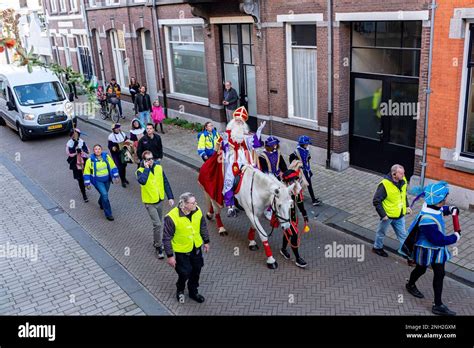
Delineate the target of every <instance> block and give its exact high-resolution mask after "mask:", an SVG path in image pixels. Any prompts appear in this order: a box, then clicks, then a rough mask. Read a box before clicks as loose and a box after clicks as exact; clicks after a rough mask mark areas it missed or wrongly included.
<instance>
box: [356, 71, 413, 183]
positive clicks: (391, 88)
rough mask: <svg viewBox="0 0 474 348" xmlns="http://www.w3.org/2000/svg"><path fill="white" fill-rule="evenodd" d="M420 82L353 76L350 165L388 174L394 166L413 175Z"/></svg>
mask: <svg viewBox="0 0 474 348" xmlns="http://www.w3.org/2000/svg"><path fill="white" fill-rule="evenodd" d="M418 113H419V104H418V81H417V79H407V78H401V77H393V76H377V75H370V74H359V73H357V74H354V73H353V74H352V78H351V122H350V139H349V151H350V161H351V165H354V166H357V167H362V168H366V169H369V170H372V171H375V172H378V173H387V172H388V171H389V170H390V167H391V166H392V165H393V164H396V163H397V164H401V165H403V166H404V167H405V172H406V176H407V178H409V177H410V176H411V175H412V174H413V170H414V159H415V138H416V123H417V119H418Z"/></svg>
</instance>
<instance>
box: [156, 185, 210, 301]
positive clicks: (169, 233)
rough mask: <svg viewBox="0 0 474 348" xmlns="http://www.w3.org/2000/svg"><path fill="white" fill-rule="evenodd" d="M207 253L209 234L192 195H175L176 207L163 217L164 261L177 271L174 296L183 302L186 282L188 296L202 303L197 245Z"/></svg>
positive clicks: (198, 248) (200, 254)
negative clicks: (199, 290) (177, 199)
mask: <svg viewBox="0 0 474 348" xmlns="http://www.w3.org/2000/svg"><path fill="white" fill-rule="evenodd" d="M203 244H204V251H205V252H206V253H207V252H209V233H208V231H207V226H206V221H205V219H203V217H202V212H201V209H199V207H198V206H197V202H196V197H194V195H193V194H192V193H190V192H186V193H183V194H182V195H181V196H180V197H179V203H178V206H177V207H176V208H173V209H171V211H170V212H169V213H168V214H167V215H166V216H165V219H164V235H163V245H164V247H165V252H166V256H167V257H168V264H169V265H170V266H171V267H173V268H174V269H175V270H176V273H178V281H177V283H176V287H177V292H176V298H177V300H178V301H179V302H181V303H183V302H184V289H185V287H186V282H188V290H189V297H190V298H192V299H193V300H195V301H196V302H198V303H202V302H204V296H202V295H201V294H199V292H198V287H199V276H200V274H201V268H202V266H203V265H204V259H203V257H202V249H201V246H202V245H203Z"/></svg>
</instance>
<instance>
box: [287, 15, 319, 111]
mask: <svg viewBox="0 0 474 348" xmlns="http://www.w3.org/2000/svg"><path fill="white" fill-rule="evenodd" d="M316 47H317V45H316V24H287V64H288V66H287V72H288V77H289V78H288V105H289V110H288V114H289V116H290V117H298V118H303V119H307V120H316V119H317V115H316V114H317V92H316V91H317V89H316V88H317V65H316V61H317V50H316Z"/></svg>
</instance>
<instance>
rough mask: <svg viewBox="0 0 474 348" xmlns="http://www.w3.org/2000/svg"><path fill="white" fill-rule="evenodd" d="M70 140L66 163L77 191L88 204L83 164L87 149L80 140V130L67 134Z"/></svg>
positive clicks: (87, 155) (84, 143)
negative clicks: (77, 184)
mask: <svg viewBox="0 0 474 348" xmlns="http://www.w3.org/2000/svg"><path fill="white" fill-rule="evenodd" d="M69 137H70V139H69V140H68V142H67V144H66V154H67V156H68V157H67V162H68V163H69V169H70V170H72V175H73V177H74V179H75V180H77V182H78V183H79V189H80V190H81V193H82V198H83V199H84V202H86V203H87V202H89V198H87V194H86V187H85V185H84V176H83V171H84V164H85V162H86V160H87V158H88V157H89V148H88V147H87V145H86V142H85V141H84V140H82V139H81V130H80V129H79V128H74V129H72V130H71V132H70V133H69Z"/></svg>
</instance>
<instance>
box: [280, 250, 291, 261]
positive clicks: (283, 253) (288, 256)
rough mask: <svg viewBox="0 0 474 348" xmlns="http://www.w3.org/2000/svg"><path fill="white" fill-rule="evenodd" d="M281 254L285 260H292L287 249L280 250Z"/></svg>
mask: <svg viewBox="0 0 474 348" xmlns="http://www.w3.org/2000/svg"><path fill="white" fill-rule="evenodd" d="M280 254H282V255H283V257H284V258H285V259H287V260H289V259H290V253H289V252H288V250H286V249H283V248H282V249H280Z"/></svg>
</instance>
